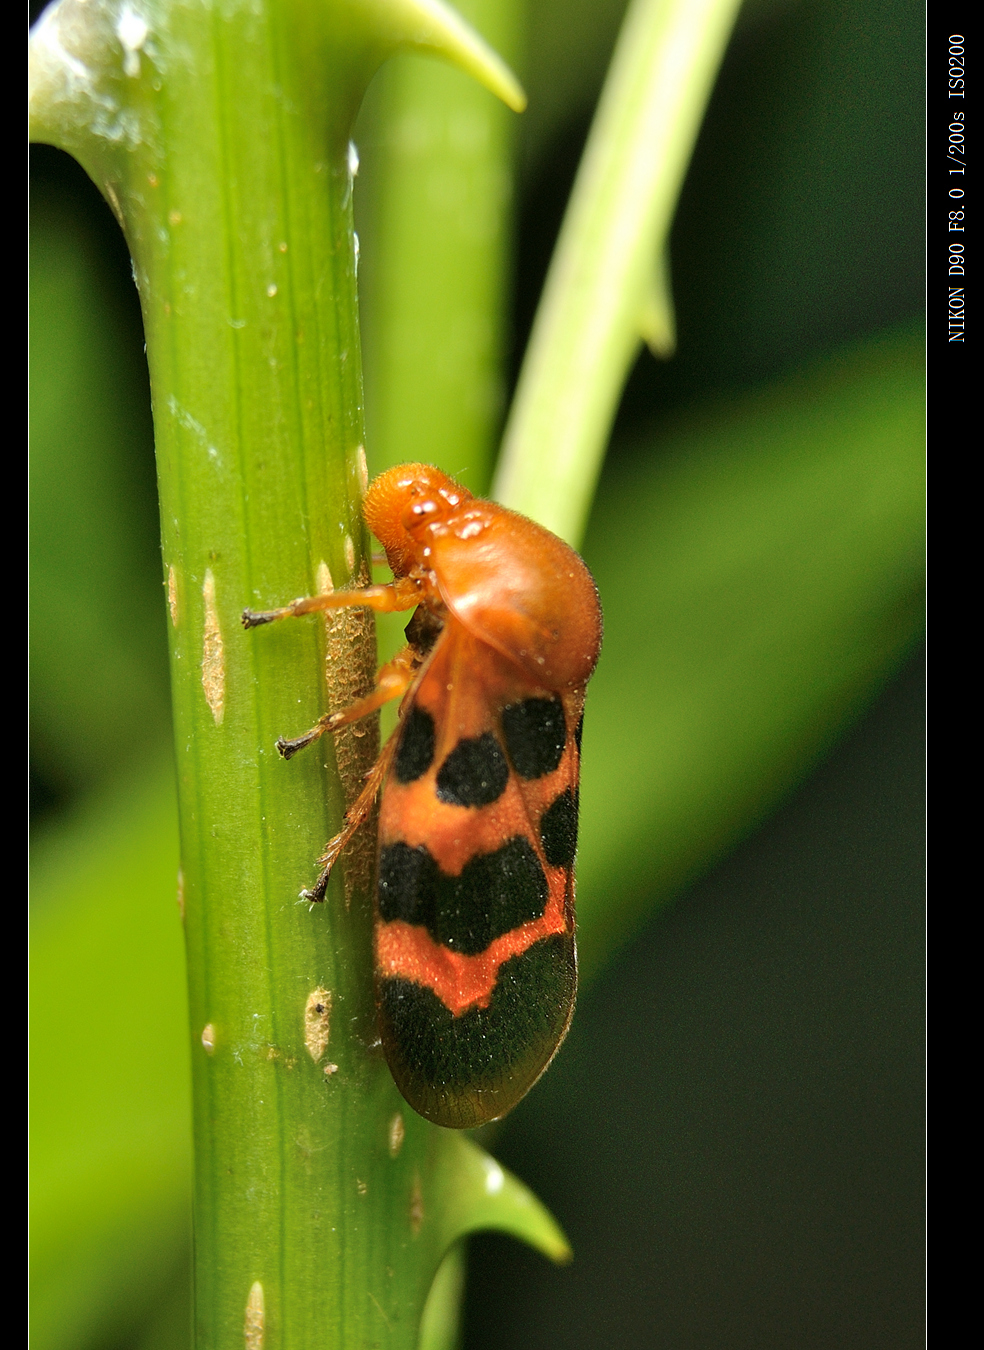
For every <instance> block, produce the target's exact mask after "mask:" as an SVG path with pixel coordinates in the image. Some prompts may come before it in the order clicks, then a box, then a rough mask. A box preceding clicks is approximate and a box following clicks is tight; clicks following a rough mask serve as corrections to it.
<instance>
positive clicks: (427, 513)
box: [403, 497, 440, 530]
mask: <svg viewBox="0 0 984 1350" xmlns="http://www.w3.org/2000/svg"><path fill="white" fill-rule="evenodd" d="M439 509H440V508H439V507H438V504H437V502H436V501H434V499H433V498H431V497H428V498H427V499H426V500H425V501H422V502H411V503H410V505H409V506H408V507H407V509H406V510H405V511H404V513H403V525H404V528H405V529H408V530H412V529H413V528H414V526H415V525H422V524H424V522H425V521H427V520H428V519H429V518H430V517H431V516H434V515H436V514H437V512H438V510H439Z"/></svg>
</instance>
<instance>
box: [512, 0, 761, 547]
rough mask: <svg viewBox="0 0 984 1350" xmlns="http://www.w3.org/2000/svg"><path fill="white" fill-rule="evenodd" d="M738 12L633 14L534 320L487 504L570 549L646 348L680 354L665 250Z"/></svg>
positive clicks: (711, 4)
mask: <svg viewBox="0 0 984 1350" xmlns="http://www.w3.org/2000/svg"><path fill="white" fill-rule="evenodd" d="M737 10H738V0H634V2H633V4H632V5H631V7H630V9H629V11H628V13H627V15H626V17H625V21H624V23H623V25H622V31H621V34H620V36H619V40H618V45H617V47H616V50H615V55H614V58H613V61H612V65H611V69H610V71H609V74H608V78H607V80H606V82H605V88H604V90H603V92H602V96H601V101H600V103H599V105H598V111H597V113H596V115H595V119H594V123H593V125H592V128H591V134H590V136H589V139H588V144H587V147H586V149H585V152H584V158H583V159H582V161H581V166H580V169H579V170H578V175H577V179H576V181H575V184H574V190H573V192H572V194H571V200H570V203H569V205H568V209H567V214H566V216H565V218H564V224H563V228H562V230H561V234H560V239H559V241H558V244H557V248H556V250H555V252H554V256H553V260H552V262H551V265H550V271H549V273H548V275H547V281H546V285H545V287H544V292H543V297H542V299H541V302H540V306H539V309H538V311H537V316H536V321H535V324H534V327H533V333H532V336H531V338H530V344H529V347H528V348H527V352H526V358H525V360H524V362H523V368H522V371H521V374H520V380H519V387H518V389H517V391H516V398H515V400H514V403H513V406H512V410H511V413H510V416H509V422H508V424H507V427H506V432H505V438H504V442H503V449H502V456H501V458H500V461H499V467H498V469H497V472H496V479H495V485H494V490H493V491H494V495H495V497H496V498H497V500H499V501H501V502H503V503H504V504H505V505H506V506H511V507H513V508H514V509H516V510H519V511H523V512H525V513H526V514H527V515H530V516H533V517H534V519H536V520H538V521H540V522H541V524H543V525H546V526H547V527H548V528H549V529H551V530H553V531H554V532H555V533H557V534H559V535H560V536H561V537H562V538H564V539H567V540H568V541H569V542H571V543H573V544H575V545H576V544H577V543H578V541H579V539H580V537H581V534H582V532H583V529H584V524H585V522H586V520H587V515H588V510H589V508H590V505H591V499H592V497H593V495H594V489H595V483H596V481H597V477H598V473H599V471H600V468H601V460H602V456H603V454H604V450H605V446H606V444H607V441H608V433H609V429H610V427H611V422H612V418H613V417H614V415H615V410H616V408H617V406H618V400H619V397H620V395H621V392H622V385H623V383H624V381H625V377H626V375H627V373H628V370H629V367H630V365H631V363H632V361H633V359H634V358H635V355H636V353H637V351H638V349H639V345H640V342H641V341H642V339H643V338H645V339H646V341H647V342H649V344H650V345H651V346H652V347H653V349H654V350H655V351H657V352H658V353H660V354H663V355H666V354H668V353H669V352H670V351H671V350H672V348H673V343H674V326H673V314H672V303H671V300H670V290H669V275H668V264H667V262H666V260H665V249H666V239H667V235H668V232H669V228H670V225H671V223H672V219H673V212H674V210H675V207H676V200H677V197H678V195H679V192H680V187H681V185H682V183H683V176H684V173H685V172H686V168H687V164H688V163H689V160H690V155H691V151H692V149H693V145H694V141H695V140H696V137H697V131H698V129H699V127H700V123H701V119H702V117H703V113H704V108H705V106H706V103H707V99H708V97H709V96H710V91H711V87H712V84H713V81H714V76H715V74H716V73H717V68H718V65H719V63H720V60H721V56H722V55H723V52H724V48H725V44H726V42H727V39H728V35H729V34H730V32H731V27H732V24H733V22H734V18H735V15H736V13H737Z"/></svg>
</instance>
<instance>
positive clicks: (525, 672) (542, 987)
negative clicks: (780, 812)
mask: <svg viewBox="0 0 984 1350" xmlns="http://www.w3.org/2000/svg"><path fill="white" fill-rule="evenodd" d="M364 514H365V519H366V523H367V525H368V526H369V528H370V530H371V531H372V533H373V534H374V535H375V536H376V538H377V539H379V540H380V542H381V543H382V545H383V547H384V549H385V550H386V559H387V562H388V563H389V566H390V567H391V569H392V571H393V578H394V579H393V581H392V582H391V583H389V584H388V585H380V586H367V587H364V588H362V589H361V590H352V591H335V592H333V593H332V594H330V595H318V596H310V597H308V598H306V599H303V600H295V601H294V603H293V604H291V605H287V606H286V607H285V608H283V609H279V610H272V611H269V612H266V613H254V612H253V611H251V610H247V611H246V612H245V614H244V615H243V622H244V624H245V625H246V626H247V627H254V626H255V625H257V624H262V623H269V622H271V621H272V620H274V619H279V618H283V617H287V616H288V615H297V614H308V613H311V612H313V611H316V610H322V609H333V608H338V607H341V606H346V605H366V606H368V607H369V608H371V609H374V610H377V611H394V610H401V609H411V608H414V609H415V612H414V615H413V617H412V618H411V620H410V622H409V624H408V625H407V628H406V636H407V646H406V647H405V648H404V649H403V651H401V652H400V653H399V654H398V655H397V656H396V657H395V658H394V660H392V661H390V662H388V663H387V664H386V665H384V666H383V667H382V668H381V670H380V671H379V675H378V677H377V682H376V688H375V690H374V692H373V693H372V694H370V695H369V696H368V697H367V698H365V699H362V700H360V701H359V702H358V703H355V704H353V705H352V707H350V708H347V709H345V710H344V711H343V712H339V713H334V714H332V715H330V716H327V717H324V718H322V720H321V721H320V722H319V723H318V725H317V726H316V727H314V728H313V729H312V730H311V731H310V732H308V733H307V734H306V735H304V736H301V737H299V738H298V739H297V740H293V741H283V740H281V741H280V742H278V748H279V749H280V751H281V753H282V754H283V755H285V757H287V758H289V757H290V756H291V755H292V754H294V753H295V752H296V751H297V750H299V749H301V748H302V747H303V746H305V745H308V744H310V743H311V741H313V740H315V739H317V737H318V736H320V735H322V734H323V733H324V732H325V731H330V730H333V729H335V728H337V727H340V726H344V725H346V724H348V723H351V722H354V721H356V720H358V719H359V718H361V717H365V716H366V715H367V714H368V713H371V712H373V711H374V710H375V709H377V708H379V707H380V706H381V705H382V704H383V703H385V702H387V701H388V700H390V699H394V698H400V697H402V699H403V703H402V705H401V709H400V721H399V724H398V726H397V728H396V731H395V732H394V733H393V736H392V737H391V738H390V740H389V741H388V742H387V743H386V745H385V746H384V747H383V750H382V753H381V754H380V756H379V759H378V761H377V763H376V765H375V767H374V768H373V770H372V772H371V773H370V775H369V777H368V780H367V783H366V787H365V789H364V791H363V792H362V793H361V795H360V796H359V798H358V800H357V801H356V802H355V803H354V805H353V806H352V808H351V809H350V811H349V812H348V814H347V816H346V823H345V828H344V829H343V831H342V832H341V834H339V835H338V836H336V838H334V839H333V840H331V842H330V843H329V845H328V848H327V850H326V853H325V855H324V857H323V858H322V859H321V863H322V865H323V870H322V872H321V875H320V877H319V878H318V881H317V883H316V884H315V886H314V887H313V888H312V890H311V891H309V892H305V894H306V895H307V896H308V897H309V898H310V899H312V900H322V899H323V898H324V894H325V887H326V885H327V881H328V876H329V873H330V871H331V868H332V866H333V864H334V862H335V861H336V859H337V858H338V856H339V854H340V853H341V851H342V849H343V848H344V847H345V844H346V843H347V842H348V840H349V839H350V838H351V837H352V835H353V834H354V832H355V830H356V829H358V827H359V825H360V824H361V823H362V822H363V821H364V820H365V819H366V817H367V816H368V815H369V813H370V812H371V810H372V806H373V803H374V801H375V798H376V795H377V793H378V792H379V791H380V789H382V801H381V806H380V818H379V849H378V870H377V881H376V912H375V972H376V1003H377V1008H378V1014H379V1027H380V1035H381V1038H382V1043H383V1047H384V1050H385V1053H386V1058H387V1060H388V1062H389V1066H390V1069H391V1071H392V1073H393V1077H394V1078H395V1080H396V1083H397V1086H398V1087H399V1089H400V1091H401V1092H402V1093H403V1095H404V1097H406V1099H407V1101H408V1102H409V1103H410V1105H411V1106H412V1107H414V1109H415V1110H416V1111H419V1113H420V1114H421V1115H422V1116H426V1117H427V1119H428V1120H432V1121H435V1122H436V1123H437V1124H439V1125H446V1126H453V1127H458V1128H464V1127H466V1126H472V1125H480V1124H482V1123H483V1122H484V1121H488V1120H494V1119H495V1118H496V1117H498V1116H501V1115H504V1114H505V1112H507V1111H509V1110H510V1109H511V1108H512V1107H513V1106H515V1105H516V1103H517V1102H518V1101H519V1100H520V1098H521V1097H523V1096H524V1095H525V1093H526V1092H527V1091H528V1090H529V1089H530V1087H532V1085H533V1084H534V1083H535V1082H536V1080H537V1078H539V1076H540V1074H541V1073H542V1072H543V1070H544V1069H545V1068H546V1066H547V1064H549V1062H550V1060H551V1059H552V1058H553V1055H554V1053H555V1052H556V1050H557V1047H558V1046H559V1044H560V1042H561V1040H562V1039H563V1037H564V1034H565V1032H566V1031H567V1027H568V1024H569V1022H570V1018H571V1013H572V1011H573V1007H574V995H575V990H576V984H577V958H576V951H575V940H574V852H575V848H576V844H577V817H578V778H579V773H580V755H581V723H582V719H583V712H584V691H585V686H586V685H587V682H588V679H589V677H590V676H591V672H592V671H593V670H594V667H595V662H596V661H597V659H598V651H599V647H600V645H601V610H600V607H599V604H598V593H597V590H596V588H595V584H594V582H593V580H592V578H591V574H590V573H589V572H588V569H587V568H586V567H585V565H584V563H583V562H582V561H581V559H580V558H579V557H578V555H577V554H576V553H575V552H574V551H573V549H571V548H569V547H568V546H567V544H565V543H564V542H563V541H562V540H560V539H558V538H557V537H556V535H553V534H551V533H550V532H549V531H548V530H545V529H543V528H542V527H541V526H539V525H536V524H534V522H533V521H531V520H527V519H526V518H525V517H524V516H520V515H517V514H516V513H515V512H513V511H508V510H506V509H505V508H504V507H502V506H496V505H495V504H494V503H493V502H488V501H482V500H479V499H478V498H475V497H473V496H472V495H471V493H470V492H468V491H467V490H466V489H465V488H462V487H460V486H459V485H458V484H457V483H455V482H453V481H452V480H451V479H450V478H448V477H447V476H446V475H445V474H443V473H441V472H440V470H438V469H434V468H431V467H430V466H429V465H426V464H404V465H400V466H399V467H397V468H394V469H390V470H388V471H387V472H386V473H384V474H382V475H381V476H380V477H379V478H377V479H375V481H374V482H373V483H372V484H371V485H370V487H369V490H368V492H367V494H366V499H365V504H364Z"/></svg>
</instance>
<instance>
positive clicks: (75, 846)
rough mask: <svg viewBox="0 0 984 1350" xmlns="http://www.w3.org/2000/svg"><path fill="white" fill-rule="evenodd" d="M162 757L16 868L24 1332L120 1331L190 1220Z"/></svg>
mask: <svg viewBox="0 0 984 1350" xmlns="http://www.w3.org/2000/svg"><path fill="white" fill-rule="evenodd" d="M177 875H178V832H177V815H176V811H175V800H174V776H173V773H172V770H171V766H170V757H168V760H167V761H165V763H164V764H158V763H157V762H156V761H155V762H153V763H152V764H151V765H149V766H147V768H146V769H144V770H142V771H141V772H140V773H138V774H137V776H135V777H134V776H133V775H131V776H129V777H124V778H122V779H120V780H118V781H117V782H116V783H115V784H114V785H113V787H112V789H111V790H108V791H107V792H105V793H104V794H102V795H101V796H99V797H97V798H95V799H93V800H92V801H90V802H89V804H88V805H87V806H86V808H85V809H84V811H82V812H80V813H78V814H77V816H76V817H75V818H74V819H72V820H70V821H69V822H66V823H65V824H63V825H61V826H59V827H57V828H52V829H49V830H48V831H46V833H45V835H44V836H43V838H42V840H41V842H40V844H39V846H38V848H37V850H36V859H35V865H34V868H33V874H32V911H31V966H30V976H31V987H30V1008H29V1018H30V1027H31V1094H30V1098H31V1101H30V1104H31V1113H30V1121H31V1178H32V1182H31V1267H32V1303H31V1321H32V1345H33V1346H35V1347H36V1348H37V1350H60V1348H62V1347H64V1348H65V1350H67V1348H68V1347H70V1346H80V1345H85V1344H88V1343H90V1342H93V1341H96V1340H98V1339H101V1338H106V1339H112V1338H113V1337H114V1336H116V1337H119V1336H122V1335H124V1334H126V1333H130V1334H132V1330H133V1327H134V1326H135V1325H139V1323H140V1322H141V1321H142V1320H143V1319H145V1318H146V1317H147V1315H148V1313H149V1312H150V1311H151V1310H152V1308H153V1306H154V1304H155V1303H156V1302H157V1301H158V1300H159V1299H161V1298H162V1297H164V1296H165V1294H166V1292H167V1290H168V1286H169V1282H170V1281H171V1280H172V1278H173V1275H174V1271H175V1269H176V1268H180V1267H181V1262H182V1257H183V1253H184V1251H185V1248H186V1244H187V1241H188V1234H189V1226H190V1200H191V1078H190V1071H189V1061H188V1006H187V1004H188V1001H187V995H186V992H185V968H184V967H185V962H184V943H183V940H182V934H181V921H180V917H179V912H178V905H177V903H176V901H177Z"/></svg>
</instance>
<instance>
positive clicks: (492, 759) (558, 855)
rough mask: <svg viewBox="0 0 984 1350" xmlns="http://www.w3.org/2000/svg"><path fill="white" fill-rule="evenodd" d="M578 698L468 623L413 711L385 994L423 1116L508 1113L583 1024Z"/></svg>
mask: <svg viewBox="0 0 984 1350" xmlns="http://www.w3.org/2000/svg"><path fill="white" fill-rule="evenodd" d="M582 707H583V689H582V690H576V691H573V692H571V693H569V694H567V695H565V696H564V697H563V698H562V697H560V696H558V695H556V694H551V693H549V692H548V691H543V690H536V689H531V687H530V685H529V682H528V680H527V679H525V677H524V676H523V674H522V672H521V671H519V670H517V669H516V668H515V667H514V666H513V664H512V663H511V662H510V661H508V660H507V659H506V658H504V657H502V656H500V655H498V654H497V653H496V652H494V651H492V650H491V649H490V648H489V647H488V646H486V645H484V644H482V643H481V642H478V641H476V639H474V638H472V637H470V636H469V635H468V634H466V633H465V632H464V630H463V629H462V628H461V627H460V626H459V625H454V624H453V625H450V626H449V627H448V628H447V629H446V630H445V631H444V633H442V635H441V637H440V638H439V640H438V643H437V644H436V646H435V648H434V650H433V652H432V653H431V656H430V658H429V660H428V663H427V665H426V667H425V669H424V671H423V673H422V675H421V677H420V680H419V683H418V685H417V686H416V689H415V691H414V693H413V696H412V699H411V702H410V705H409V707H408V708H407V709H406V710H405V713H404V716H403V719H402V722H401V726H400V728H399V729H398V732H397V735H398V736H399V738H400V739H399V744H398V747H397V750H396V754H395V757H394V762H393V768H392V770H391V772H390V775H389V777H388V779H387V783H386V786H385V788H384V791H383V800H382V805H381V812H380V833H379V838H380V849H379V877H378V886H377V914H376V986H377V1003H378V1008H379V1017H380V1028H381V1034H382V1039H383V1045H384V1048H385V1051H386V1056H387V1059H388V1061H389V1065H390V1069H391V1070H392V1073H393V1076H394V1078H395V1080H396V1082H397V1085H398V1086H399V1088H400V1090H401V1092H402V1093H403V1095H404V1096H405V1097H406V1099H407V1100H408V1101H409V1102H410V1104H411V1106H413V1107H414V1108H415V1110H417V1111H418V1112H420V1114H421V1115H423V1116H425V1117H427V1119H429V1120H432V1121H434V1122H436V1123H437V1124H440V1125H445V1126H452V1127H458V1128H465V1127H468V1126H473V1125H479V1124H482V1123H483V1122H484V1121H487V1120H492V1119H495V1118H496V1117H498V1116H501V1115H503V1114H504V1113H505V1112H506V1111H508V1110H510V1109H511V1108H512V1107H513V1106H514V1105H515V1104H516V1103H517V1102H518V1101H519V1100H520V1098H521V1097H523V1095H524V1094H525V1093H526V1092H527V1091H528V1090H529V1088H530V1087H531V1086H532V1085H533V1083H534V1082H535V1081H536V1079H537V1078H538V1077H539V1076H540V1074H541V1073H542V1072H543V1070H544V1069H545V1068H546V1066H547V1064H548V1063H549V1062H550V1060H551V1059H552V1057H553V1055H554V1053H555V1052H556V1050H557V1047H558V1046H559V1044H560V1042H561V1040H562V1039H563V1037H564V1034H565V1032H566V1030H567V1027H568V1024H569V1022H570V1017H571V1013H572V1011H573V1006H574V995H575V991H576V955H575V941H574V884H573V867H574V850H575V846H576V839H577V781H578V770H579V756H580V749H579V740H580V734H579V732H580V717H581V710H582Z"/></svg>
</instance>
